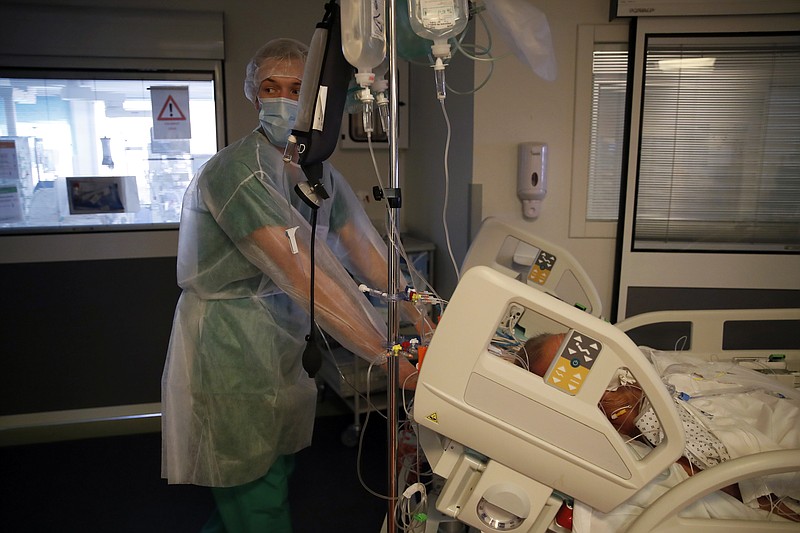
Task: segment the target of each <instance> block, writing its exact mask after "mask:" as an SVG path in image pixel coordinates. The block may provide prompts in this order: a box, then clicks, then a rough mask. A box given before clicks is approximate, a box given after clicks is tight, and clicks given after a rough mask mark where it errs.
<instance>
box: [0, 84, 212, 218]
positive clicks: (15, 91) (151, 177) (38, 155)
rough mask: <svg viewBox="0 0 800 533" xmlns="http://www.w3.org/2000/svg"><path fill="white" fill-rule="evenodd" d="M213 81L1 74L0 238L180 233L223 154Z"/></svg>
mask: <svg viewBox="0 0 800 533" xmlns="http://www.w3.org/2000/svg"><path fill="white" fill-rule="evenodd" d="M213 77H214V75H213V73H212V72H184V73H177V72H157V71H147V72H138V71H127V72H123V71H95V70H93V71H88V72H83V73H76V72H69V73H68V74H65V73H64V72H51V71H47V72H45V71H33V70H24V71H13V72H12V71H0V233H7V234H8V233H55V232H65V231H67V232H88V231H110V230H126V229H134V228H135V229H158V228H161V227H175V225H176V224H177V223H178V222H179V220H180V208H181V202H182V199H183V193H184V191H185V189H186V186H187V185H188V184H189V181H190V180H191V178H192V176H193V175H194V173H195V172H196V171H197V169H198V168H199V167H200V166H201V165H202V164H203V163H204V162H205V161H207V160H208V158H209V157H210V156H211V155H213V154H214V153H215V152H216V151H217V149H218V135H217V109H216V104H215V94H214V90H215V89H214V79H213Z"/></svg>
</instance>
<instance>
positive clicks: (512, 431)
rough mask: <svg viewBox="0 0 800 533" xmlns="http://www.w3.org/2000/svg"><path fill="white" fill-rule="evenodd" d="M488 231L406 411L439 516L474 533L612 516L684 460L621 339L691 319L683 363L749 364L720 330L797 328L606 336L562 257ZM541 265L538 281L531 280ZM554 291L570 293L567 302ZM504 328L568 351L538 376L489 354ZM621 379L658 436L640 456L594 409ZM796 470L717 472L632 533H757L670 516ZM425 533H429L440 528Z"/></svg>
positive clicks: (743, 467)
mask: <svg viewBox="0 0 800 533" xmlns="http://www.w3.org/2000/svg"><path fill="white" fill-rule="evenodd" d="M485 226H486V224H484V227H485ZM490 226H491V227H490V229H489V230H488V231H487V232H486V233H485V234H484V235H483V237H481V234H480V233H479V235H478V237H477V238H476V241H475V242H476V243H478V244H479V246H480V247H481V250H480V251H476V248H475V244H473V247H472V248H471V249H470V252H469V254H468V256H467V259H466V260H465V266H464V273H463V275H462V278H461V281H460V282H459V285H458V287H457V288H456V291H455V292H454V294H453V297H452V299H451V300H450V303H449V305H448V307H447V309H446V310H445V312H444V313H443V316H442V319H441V321H440V324H439V326H438V328H437V331H436V334H435V335H434V337H433V340H432V341H431V344H430V346H429V348H428V352H427V355H426V358H425V360H424V364H423V367H422V370H421V373H420V378H419V382H418V385H417V390H416V394H415V399H414V405H413V419H414V421H415V422H416V423H417V424H418V425H419V428H418V441H419V446H420V447H421V448H422V450H423V451H424V455H425V457H426V459H427V462H428V463H429V465H430V467H431V469H432V471H433V473H434V475H435V476H437V477H438V478H439V479H440V480H441V488H440V489H439V490H438V494H435V495H431V496H430V499H431V500H432V501H433V502H434V503H433V504H432V505H435V508H436V511H435V513H441V514H438V515H437V516H439V519H442V520H446V519H448V518H450V519H456V520H458V521H460V522H462V523H463V524H467V525H468V526H470V527H471V528H473V529H471V530H479V531H512V530H513V531H520V532H540V531H548V530H549V529H550V528H552V527H554V526H553V519H554V517H555V515H556V513H557V512H558V510H559V508H560V507H561V504H562V501H563V500H564V499H565V498H574V499H575V500H578V501H581V502H583V503H584V504H586V505H589V506H592V507H593V508H595V509H597V510H599V511H602V512H609V511H612V510H613V509H615V508H616V507H617V506H618V505H620V504H621V503H623V502H625V501H626V500H627V499H628V498H630V497H631V496H632V495H634V494H636V493H637V492H638V491H640V490H641V489H642V488H643V487H645V486H646V485H647V484H648V483H650V482H651V481H652V480H653V479H654V478H655V477H656V476H657V475H658V474H660V473H661V472H662V471H664V470H665V469H666V468H668V467H669V466H670V465H672V464H673V463H674V462H675V460H676V459H678V458H679V457H680V455H681V453H682V451H683V447H684V436H683V429H682V426H681V423H680V421H679V418H678V414H677V412H676V409H675V405H674V403H673V401H672V399H671V398H670V396H669V393H668V392H667V390H666V388H665V387H664V386H663V383H662V381H661V379H660V376H659V375H658V374H657V373H656V371H655V370H654V368H653V366H652V365H651V364H650V362H649V361H648V360H647V359H646V358H645V357H644V355H643V354H642V352H641V351H640V349H639V348H638V347H637V344H636V343H635V342H634V341H633V340H632V339H631V337H630V336H629V335H628V334H626V333H625V332H626V331H627V332H633V331H637V330H639V331H641V330H642V329H646V327H647V326H649V325H652V324H656V323H661V322H662V321H666V322H667V323H669V322H680V323H681V324H685V323H687V322H688V323H690V327H689V328H688V331H689V334H688V335H681V339H679V340H680V341H681V343H683V344H681V345H682V346H691V348H692V353H696V354H698V356H703V357H707V358H708V357H714V358H721V357H727V358H741V359H742V360H743V361H744V360H748V361H752V360H754V359H755V358H757V357H764V356H765V354H764V353H763V352H760V351H759V350H754V349H748V350H734V351H726V350H722V349H721V348H722V347H723V346H724V339H722V336H723V335H724V333H725V323H726V320H729V319H731V318H735V319H737V320H739V319H741V320H743V321H751V320H759V321H761V320H762V319H765V320H767V321H775V322H779V323H786V322H787V321H788V322H789V323H796V322H797V321H798V320H800V311H798V310H796V309H790V310H750V311H738V310H737V311H734V312H731V311H703V312H699V313H696V312H686V311H682V312H679V313H678V314H676V313H670V312H666V313H654V314H651V315H650V316H639V317H634V318H632V319H630V320H626V321H625V322H624V323H620V324H618V325H616V326H615V325H612V324H609V323H608V322H606V321H604V320H602V319H600V318H598V317H599V316H600V315H601V310H600V305H599V298H597V297H596V291H594V289H593V287H592V286H591V282H590V281H588V276H586V273H585V272H584V271H583V270H582V269H581V268H580V266H579V265H577V263H576V262H575V261H574V259H573V258H572V257H571V256H570V255H569V254H568V253H566V251H564V250H561V249H558V248H557V247H554V246H553V245H552V244H549V243H546V242H543V241H541V240H538V239H535V238H532V237H531V236H529V235H526V234H525V233H524V231H522V230H519V229H518V228H513V227H511V226H508V225H507V224H505V223H504V222H502V221H498V223H490ZM483 232H484V229H483V228H482V230H481V233H483ZM487 235H489V237H487ZM484 237H486V239H485V240H484ZM487 243H490V244H487ZM520 243H522V244H524V245H525V246H522V247H520ZM486 248H492V250H490V251H489V252H487V251H486ZM520 250H521V251H520ZM543 252H544V253H545V254H547V255H545V256H544V260H543V259H542V258H541V257H540V256H541V254H542V253H543ZM556 265H558V268H556ZM542 266H544V269H546V270H548V272H546V273H545V275H542V274H541V272H534V270H538V271H541V270H543V268H542ZM558 287H562V288H563V287H567V288H568V289H569V290H568V293H569V296H567V297H565V296H563V293H560V292H559V291H558V290H557V288H558ZM726 317H727V318H726ZM499 331H501V332H506V333H509V334H511V335H519V336H522V337H531V336H534V335H535V334H538V333H543V332H547V333H564V334H565V335H566V340H565V341H564V342H563V343H562V344H561V347H560V348H559V353H558V355H557V356H556V358H555V361H554V363H553V365H551V367H550V369H549V370H548V372H547V373H546V374H545V376H544V377H543V378H542V377H539V376H536V375H534V374H532V373H530V372H528V371H527V370H524V369H522V368H520V367H518V366H515V365H514V364H510V363H509V362H508V361H507V360H505V359H504V358H502V357H498V351H502V347H499V346H498V343H497V338H498V337H497V335H498V332H499ZM684 336H686V337H688V339H683V337H684ZM677 341H678V339H676V342H677ZM701 352H702V354H701ZM781 355H783V356H784V358H785V362H787V366H788V370H787V371H788V372H791V371H796V370H798V363H800V351H798V350H797V349H793V350H783V351H782V353H781ZM620 369H625V370H627V371H629V372H630V373H631V374H633V376H634V378H635V379H636V380H637V381H638V384H639V385H640V386H641V387H642V389H643V391H644V392H645V394H646V396H647V398H648V400H649V401H650V403H651V404H652V406H653V407H654V410H655V412H656V414H657V416H658V419H659V422H660V424H661V428H662V430H663V431H664V434H665V439H664V441H663V442H661V443H660V444H659V445H658V446H657V447H655V448H653V449H652V451H650V453H648V454H647V455H644V456H643V457H642V456H640V455H639V454H637V453H636V452H634V450H633V449H632V448H631V447H630V446H629V445H628V444H627V443H626V441H625V438H624V437H623V436H622V435H620V434H619V433H617V432H616V430H615V429H614V428H613V426H612V425H611V424H610V423H609V421H608V419H607V418H606V416H605V414H604V413H602V412H601V411H600V409H598V407H597V406H598V402H599V400H600V398H601V396H602V394H603V393H604V391H605V389H606V386H607V385H608V384H609V382H610V381H611V379H612V378H613V377H614V375H615V374H616V373H617V371H618V370H620ZM798 470H800V451H798V450H782V451H774V452H765V453H760V454H756V455H752V456H748V457H744V458H741V459H734V460H731V461H728V462H725V463H722V464H721V465H718V466H716V467H714V468H710V469H708V470H705V471H703V472H701V473H699V474H697V475H695V476H693V477H691V478H690V479H688V480H687V481H685V482H683V483H681V484H679V485H678V486H676V487H675V488H674V489H672V490H670V491H668V492H667V493H666V494H665V495H664V496H663V497H661V498H660V499H659V500H658V501H657V502H656V503H655V504H653V505H651V506H650V507H649V508H648V509H647V510H646V511H645V512H644V513H643V514H641V515H640V516H639V517H638V518H637V519H636V520H635V521H634V522H633V523H632V524H630V526H629V528H628V529H627V531H632V532H636V531H639V532H642V531H720V530H722V529H723V528H724V529H725V530H726V531H753V530H755V529H756V528H754V523H753V522H752V521H748V522H745V521H740V520H724V521H722V520H701V519H686V518H681V517H680V516H679V515H678V511H679V510H680V509H682V508H683V507H685V506H686V505H687V504H689V503H691V502H693V501H695V500H697V499H699V498H701V497H703V496H704V495H705V494H708V493H710V492H712V491H715V490H717V489H718V488H720V487H723V486H726V485H728V484H730V483H732V482H734V481H736V480H738V479H743V478H747V477H749V476H751V475H753V476H754V475H766V474H768V473H775V472H788V471H798ZM431 516H434V514H433V513H432V514H431ZM437 520H438V519H437ZM798 527H799V526H798V524H797V523H793V522H786V521H780V522H775V521H770V522H759V523H758V527H757V530H759V531H797V529H798ZM426 531H436V529H435V524H432V523H431V524H428V527H427V529H426Z"/></svg>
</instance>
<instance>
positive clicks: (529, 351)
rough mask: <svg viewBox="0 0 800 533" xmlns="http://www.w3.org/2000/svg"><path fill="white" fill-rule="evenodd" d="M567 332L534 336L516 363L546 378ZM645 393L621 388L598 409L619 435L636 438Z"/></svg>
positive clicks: (604, 398) (610, 393) (609, 394)
mask: <svg viewBox="0 0 800 533" xmlns="http://www.w3.org/2000/svg"><path fill="white" fill-rule="evenodd" d="M565 336H566V334H564V333H542V334H540V335H536V336H535V337H531V338H530V339H528V340H527V341H525V344H524V345H523V346H522V347H521V348H520V350H519V357H518V358H517V363H518V364H521V366H525V363H527V368H528V370H530V371H531V372H533V373H534V374H536V375H537V376H540V377H544V375H545V374H546V373H547V370H548V369H549V368H550V364H551V363H552V362H553V359H554V358H555V356H556V353H557V352H558V348H559V346H561V343H562V342H564V337H565ZM643 397H644V393H643V392H642V390H641V389H640V388H639V387H636V386H635V385H622V386H619V387H616V388H615V390H607V391H606V392H605V393H604V394H603V396H602V398H600V403H599V407H600V409H601V410H602V411H603V413H604V414H605V415H606V418H608V420H609V421H610V422H611V425H613V426H614V427H615V428H616V429H617V431H618V432H619V433H622V434H623V435H627V436H629V437H635V436H637V435H639V434H640V433H641V432H640V431H639V430H638V429H637V428H636V426H635V425H634V422H635V421H636V419H637V418H638V416H639V407H640V406H641V404H642V399H643Z"/></svg>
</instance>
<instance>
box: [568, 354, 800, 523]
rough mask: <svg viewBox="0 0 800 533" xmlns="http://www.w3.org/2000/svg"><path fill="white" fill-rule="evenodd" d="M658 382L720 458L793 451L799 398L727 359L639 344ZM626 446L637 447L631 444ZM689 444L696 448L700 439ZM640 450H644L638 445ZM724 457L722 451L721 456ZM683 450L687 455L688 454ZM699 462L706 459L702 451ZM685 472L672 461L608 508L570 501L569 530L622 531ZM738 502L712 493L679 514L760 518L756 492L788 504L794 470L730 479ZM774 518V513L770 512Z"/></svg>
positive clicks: (799, 491) (799, 437) (798, 438)
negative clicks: (714, 444) (714, 443)
mask: <svg viewBox="0 0 800 533" xmlns="http://www.w3.org/2000/svg"><path fill="white" fill-rule="evenodd" d="M642 352H643V353H644V354H645V355H646V356H647V357H648V359H650V361H651V362H652V363H653V365H654V366H655V368H656V370H657V371H658V373H659V375H661V376H662V379H664V381H665V383H666V384H667V385H668V386H670V387H673V388H674V389H675V394H676V395H680V393H684V394H683V395H680V397H681V398H684V399H677V400H676V402H683V403H684V404H685V409H686V412H687V413H692V414H693V422H695V423H697V424H702V427H703V429H704V430H705V431H708V432H709V433H710V434H712V435H713V436H714V438H715V439H718V440H719V442H721V443H722V445H723V446H724V449H725V451H726V454H725V457H724V459H726V460H727V459H728V458H737V457H742V456H745V455H749V454H753V453H758V452H762V451H769V450H779V449H797V448H800V395H798V393H797V392H796V391H793V390H791V389H787V388H786V387H782V386H781V385H779V384H778V383H777V382H775V381H773V380H771V379H770V378H768V377H765V376H762V375H759V374H757V373H756V372H754V371H752V370H748V369H744V368H741V367H739V366H736V365H734V364H731V363H714V362H705V361H700V360H698V359H697V358H695V357H692V356H689V355H685V354H681V353H677V352H662V351H658V350H653V349H651V348H646V347H643V348H642ZM630 444H631V446H633V447H634V448H637V447H643V446H644V445H642V444H640V443H637V442H635V441H634V442H631V443H630ZM695 444H697V448H698V449H699V448H700V444H701V443H695ZM642 453H645V451H644V450H643V452H642ZM728 454H729V456H728ZM690 455H691V454H690ZM705 457H706V460H708V458H709V457H710V456H708V455H706V456H705ZM687 477H688V474H686V472H685V471H684V469H683V467H682V466H680V465H678V464H674V465H672V466H671V467H670V468H669V469H668V470H667V471H665V472H664V473H662V474H660V475H659V476H657V477H656V478H655V479H654V480H653V481H651V482H650V483H648V484H647V485H646V486H645V487H643V488H642V489H641V490H640V491H638V492H637V493H636V494H635V495H634V496H633V497H631V498H630V499H628V500H627V501H626V502H624V503H623V504H621V505H619V506H617V507H616V508H615V509H613V510H612V511H610V512H608V513H601V512H598V511H596V510H594V509H592V508H591V507H589V506H587V505H584V504H582V503H581V502H575V511H574V527H573V530H574V531H575V532H576V533H611V532H617V531H624V529H625V528H626V527H627V526H628V525H630V524H631V523H632V522H633V520H634V519H635V518H636V517H637V516H638V515H640V514H641V513H642V512H643V511H644V509H646V508H647V507H648V506H649V505H650V504H652V503H653V502H654V501H655V500H656V499H657V498H658V497H659V496H661V495H662V494H664V493H665V492H667V491H668V490H669V489H671V488H672V487H674V486H675V485H677V484H678V483H680V482H681V481H683V480H684V479H686V478H687ZM738 485H739V489H740V491H741V494H742V500H743V501H744V502H745V503H746V504H747V505H744V504H742V502H740V501H738V500H737V499H734V498H732V497H731V496H729V495H727V494H725V493H723V492H721V491H717V492H713V493H711V494H709V495H708V496H706V497H704V498H702V499H700V500H698V501H697V502H695V503H693V504H691V505H689V506H688V507H687V508H686V509H684V510H683V511H682V512H681V513H680V514H681V516H685V517H691V518H720V519H722V518H727V519H731V518H739V519H745V520H764V519H765V517H766V513H765V512H763V511H758V510H756V509H757V507H758V504H757V502H756V501H755V500H756V499H757V498H758V497H759V496H767V495H770V494H775V495H778V496H781V497H787V499H784V500H783V501H784V503H787V504H789V506H790V507H794V505H793V504H792V501H791V500H789V499H788V498H794V499H796V498H798V497H799V496H800V476H798V474H797V473H787V474H778V475H771V476H767V477H756V478H753V479H749V480H741V481H739V483H738ZM773 518H774V517H773Z"/></svg>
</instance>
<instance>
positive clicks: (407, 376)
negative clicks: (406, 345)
mask: <svg viewBox="0 0 800 533" xmlns="http://www.w3.org/2000/svg"><path fill="white" fill-rule="evenodd" d="M398 367H399V370H398V373H397V374H398V377H399V379H400V387H401V388H403V389H406V390H414V389H416V388H417V377H418V376H419V371H418V370H417V368H416V367H415V366H414V365H413V364H411V362H410V361H409V360H408V359H406V358H404V357H400V364H399V365H398Z"/></svg>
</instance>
